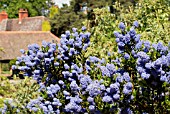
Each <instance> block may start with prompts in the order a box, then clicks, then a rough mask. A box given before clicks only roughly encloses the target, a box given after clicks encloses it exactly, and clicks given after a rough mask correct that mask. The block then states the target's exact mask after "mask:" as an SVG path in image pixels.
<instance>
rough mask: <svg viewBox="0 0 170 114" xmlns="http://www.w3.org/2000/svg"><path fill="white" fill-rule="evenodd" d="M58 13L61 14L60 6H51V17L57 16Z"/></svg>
mask: <svg viewBox="0 0 170 114" xmlns="http://www.w3.org/2000/svg"><path fill="white" fill-rule="evenodd" d="M56 14H59V8H58V7H56V6H52V7H51V8H50V14H49V17H50V18H54V16H55V15H56Z"/></svg>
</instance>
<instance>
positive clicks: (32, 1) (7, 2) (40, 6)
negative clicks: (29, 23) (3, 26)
mask: <svg viewBox="0 0 170 114" xmlns="http://www.w3.org/2000/svg"><path fill="white" fill-rule="evenodd" d="M53 4H54V3H53V2H52V0H1V2H0V10H5V11H6V12H7V13H8V17H9V18H17V17H18V10H19V9H20V8H24V9H27V10H28V15H29V16H31V17H32V16H40V15H47V14H48V12H49V8H50V7H51V6H52V5H53Z"/></svg>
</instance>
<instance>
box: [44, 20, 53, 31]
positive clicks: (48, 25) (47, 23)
mask: <svg viewBox="0 0 170 114" xmlns="http://www.w3.org/2000/svg"><path fill="white" fill-rule="evenodd" d="M50 30H51V25H50V22H49V21H43V23H42V31H50Z"/></svg>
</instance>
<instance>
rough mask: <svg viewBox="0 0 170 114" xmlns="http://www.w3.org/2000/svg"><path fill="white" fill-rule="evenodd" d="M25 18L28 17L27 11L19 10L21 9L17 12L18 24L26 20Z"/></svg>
mask: <svg viewBox="0 0 170 114" xmlns="http://www.w3.org/2000/svg"><path fill="white" fill-rule="evenodd" d="M27 17H28V11H27V9H23V8H21V9H20V10H19V24H21V22H22V19H24V18H27Z"/></svg>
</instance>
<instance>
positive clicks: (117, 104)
mask: <svg viewBox="0 0 170 114" xmlns="http://www.w3.org/2000/svg"><path fill="white" fill-rule="evenodd" d="M137 27H138V22H137V21H135V22H134V24H133V26H132V27H131V28H130V29H129V30H126V27H125V25H124V23H120V25H119V28H120V31H119V32H114V35H115V37H116V39H115V40H116V42H117V52H115V54H113V55H110V54H109V56H114V57H113V58H114V59H110V60H105V59H103V58H102V59H100V58H98V57H96V56H89V57H86V56H85V53H88V52H86V49H87V47H88V46H89V45H90V33H88V32H85V27H82V32H77V29H76V28H73V32H72V33H71V32H70V31H66V33H65V34H63V35H61V40H60V43H59V44H55V43H47V42H43V46H42V47H41V48H40V47H39V46H38V45H37V44H33V45H29V46H28V51H27V52H25V51H24V50H21V52H22V53H23V55H22V56H21V57H18V58H17V62H16V65H15V66H13V69H19V71H20V72H22V73H23V74H24V75H25V76H32V77H33V78H34V79H35V80H37V83H39V85H40V88H39V91H40V92H41V94H40V95H39V97H38V98H37V99H33V100H31V101H30V102H29V103H28V104H27V106H25V108H27V109H28V110H29V112H28V113H45V114H49V113H55V114H59V113H92V114H93V113H94V114H95V113H99V114H100V113H101V114H105V113H120V114H132V113H163V112H164V113H166V112H167V113H168V110H167V109H168V106H169V105H168V103H169V101H168V99H169V83H170V52H169V48H170V47H167V46H165V45H163V43H161V42H159V43H158V44H151V42H149V41H141V40H140V35H139V34H137V33H136V31H135V28H137ZM14 108H15V107H14ZM5 111H7V112H8V111H9V110H7V107H5V108H4V109H2V112H5ZM20 111H21V110H20Z"/></svg>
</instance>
